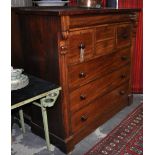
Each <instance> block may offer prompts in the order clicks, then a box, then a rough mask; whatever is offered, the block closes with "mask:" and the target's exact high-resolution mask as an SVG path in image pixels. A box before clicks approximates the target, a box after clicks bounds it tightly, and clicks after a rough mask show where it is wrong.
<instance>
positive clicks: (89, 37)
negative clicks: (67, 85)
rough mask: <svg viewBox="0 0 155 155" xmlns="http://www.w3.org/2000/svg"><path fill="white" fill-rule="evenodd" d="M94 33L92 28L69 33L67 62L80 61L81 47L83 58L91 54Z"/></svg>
mask: <svg viewBox="0 0 155 155" xmlns="http://www.w3.org/2000/svg"><path fill="white" fill-rule="evenodd" d="M93 40H94V33H93V30H92V29H87V30H79V31H73V32H70V34H69V48H68V49H69V53H68V63H69V64H71V63H78V62H80V61H81V60H80V56H81V55H80V54H81V49H82V50H84V54H83V60H87V59H89V58H91V57H92V55H93V44H94V41H93Z"/></svg>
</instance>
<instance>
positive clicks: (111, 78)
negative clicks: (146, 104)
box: [70, 65, 130, 112]
mask: <svg viewBox="0 0 155 155" xmlns="http://www.w3.org/2000/svg"><path fill="white" fill-rule="evenodd" d="M129 77H130V66H128V65H127V66H124V67H122V68H121V69H120V70H117V71H114V72H112V73H110V74H108V75H107V76H103V77H101V78H99V79H97V80H95V81H92V82H90V83H89V84H86V85H84V86H82V87H80V88H78V89H76V90H74V91H72V92H71V94H70V108H71V111H72V112H75V111H77V110H79V109H80V108H82V107H83V106H86V105H87V104H88V103H89V102H91V101H92V100H94V99H95V98H97V97H98V96H101V95H103V94H105V93H107V92H109V91H111V90H113V89H114V88H116V87H118V86H119V85H121V84H122V83H124V82H125V81H128V80H129ZM88 90H89V91H88Z"/></svg>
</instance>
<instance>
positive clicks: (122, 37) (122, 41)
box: [116, 24, 131, 48]
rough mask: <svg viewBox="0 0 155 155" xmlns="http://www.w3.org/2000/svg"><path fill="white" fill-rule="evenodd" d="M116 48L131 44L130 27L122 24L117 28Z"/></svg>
mask: <svg viewBox="0 0 155 155" xmlns="http://www.w3.org/2000/svg"><path fill="white" fill-rule="evenodd" d="M116 44H117V47H118V48H119V47H122V46H128V45H130V44H131V25H130V24H123V25H119V26H117V38H116Z"/></svg>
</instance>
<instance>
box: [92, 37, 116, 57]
mask: <svg viewBox="0 0 155 155" xmlns="http://www.w3.org/2000/svg"><path fill="white" fill-rule="evenodd" d="M114 48H115V39H114V38H112V39H107V40H103V41H100V42H97V43H96V47H95V52H96V53H95V54H96V55H100V54H102V55H105V54H108V53H111V52H112V51H113V50H114Z"/></svg>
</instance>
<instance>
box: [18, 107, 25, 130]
mask: <svg viewBox="0 0 155 155" xmlns="http://www.w3.org/2000/svg"><path fill="white" fill-rule="evenodd" d="M19 117H20V123H21V127H22V131H23V133H25V123H24V116H23V110H22V109H20V110H19Z"/></svg>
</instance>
